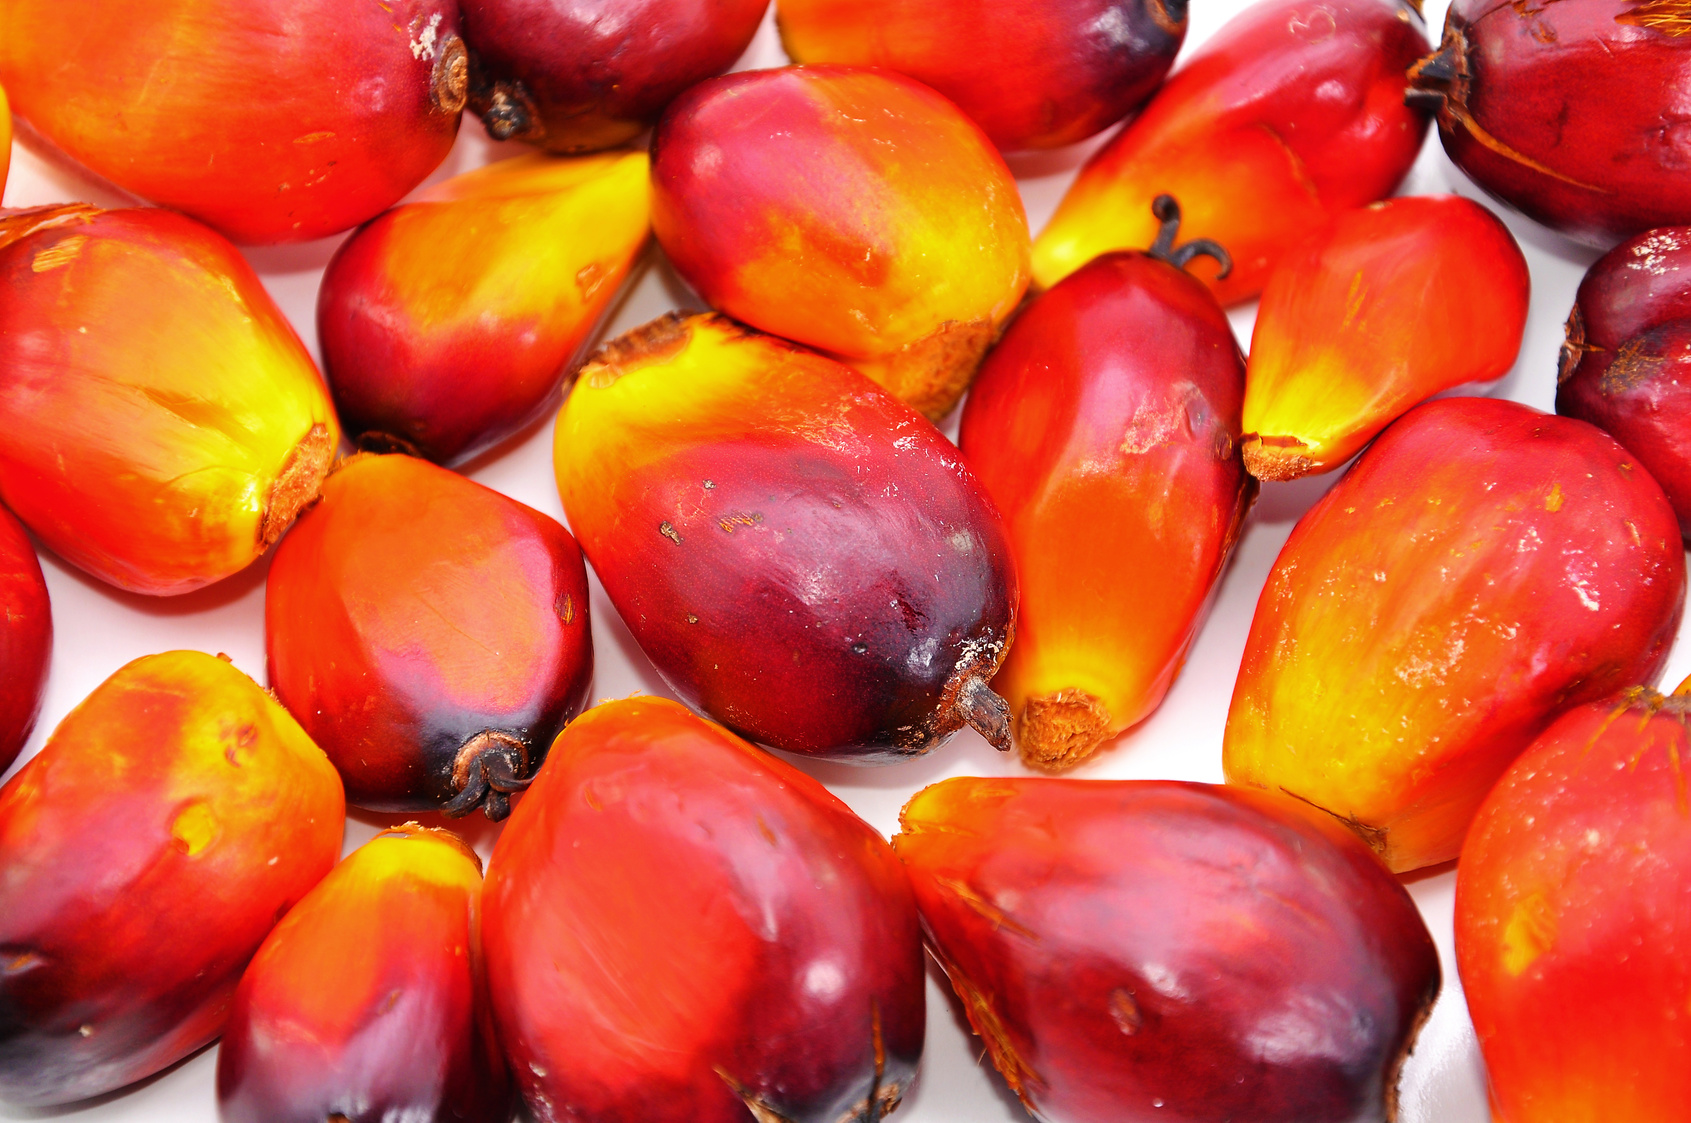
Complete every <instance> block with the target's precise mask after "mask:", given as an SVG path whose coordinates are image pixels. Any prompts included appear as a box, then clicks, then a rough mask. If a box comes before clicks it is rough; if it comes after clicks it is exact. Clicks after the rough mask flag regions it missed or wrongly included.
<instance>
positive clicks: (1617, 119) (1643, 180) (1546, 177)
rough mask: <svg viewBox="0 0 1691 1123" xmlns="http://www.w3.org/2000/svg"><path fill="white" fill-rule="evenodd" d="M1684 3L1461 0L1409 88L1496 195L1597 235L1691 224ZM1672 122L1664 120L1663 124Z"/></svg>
mask: <svg viewBox="0 0 1691 1123" xmlns="http://www.w3.org/2000/svg"><path fill="white" fill-rule="evenodd" d="M1687 28H1691V9H1688V8H1687V6H1686V4H1685V2H1684V0H1586V2H1584V3H1579V4H1536V5H1533V4H1500V3H1496V2H1495V0H1453V2H1452V3H1451V5H1450V8H1449V10H1448V11H1447V12H1446V13H1445V21H1444V38H1443V41H1442V42H1441V44H1440V46H1439V49H1438V51H1437V52H1436V53H1433V54H1430V55H1429V56H1428V57H1426V58H1424V59H1422V60H1421V61H1420V62H1418V63H1417V64H1416V65H1415V67H1414V68H1413V69H1412V70H1411V71H1410V73H1409V85H1410V88H1409V93H1408V98H1409V100H1410V101H1411V102H1412V103H1413V104H1417V105H1421V106H1424V107H1425V108H1427V109H1429V110H1431V111H1433V112H1435V113H1436V114H1437V116H1438V123H1439V139H1440V140H1441V141H1442V142H1443V144H1444V150H1445V152H1446V153H1448V154H1449V156H1450V158H1451V160H1452V161H1454V162H1455V164H1456V166H1457V167H1459V168H1461V169H1462V171H1463V172H1464V173H1465V174H1466V175H1467V176H1468V177H1469V178H1471V179H1472V180H1473V181H1474V182H1475V183H1477V184H1478V185H1479V186H1480V187H1481V188H1482V189H1483V190H1485V191H1486V192H1487V193H1488V194H1490V195H1491V196H1493V197H1494V198H1497V199H1499V200H1501V201H1503V202H1504V203H1507V204H1508V205H1510V206H1511V207H1514V208H1516V209H1517V210H1520V211H1521V212H1522V213H1524V214H1526V215H1528V216H1529V217H1531V218H1533V219H1536V220H1537V221H1539V222H1542V223H1544V224H1545V225H1546V226H1549V227H1551V228H1552V229H1554V230H1559V231H1561V232H1562V233H1564V234H1567V235H1568V236H1570V237H1572V238H1576V239H1578V240H1579V241H1581V242H1585V243H1587V244H1589V245H1593V246H1599V247H1602V248H1607V247H1609V246H1612V245H1614V244H1615V243H1616V242H1618V241H1621V240H1622V239H1625V238H1628V237H1630V236H1632V235H1634V234H1638V233H1641V232H1642V231H1645V230H1648V229H1650V228H1651V227H1653V226H1673V225H1683V224H1686V223H1691V168H1688V167H1687V165H1686V162H1685V158H1684V156H1683V155H1681V141H1680V140H1679V139H1678V135H1677V134H1678V129H1679V127H1680V126H1678V125H1677V124H1675V123H1674V122H1677V121H1679V120H1680V119H1681V112H1682V111H1681V109H1680V106H1679V101H1678V98H1679V95H1678V92H1677V91H1679V90H1682V89H1684V88H1685V85H1686V83H1687V82H1691V40H1687V39H1686V38H1685V33H1686V30H1687ZM1664 122H1667V124H1664Z"/></svg>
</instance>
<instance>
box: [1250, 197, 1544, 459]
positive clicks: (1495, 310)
mask: <svg viewBox="0 0 1691 1123" xmlns="http://www.w3.org/2000/svg"><path fill="white" fill-rule="evenodd" d="M1530 290H1531V280H1530V279H1529V278H1528V276H1527V259H1526V258H1525V257H1523V256H1522V255H1521V247H1520V246H1518V245H1516V244H1515V238H1514V236H1513V235H1511V234H1510V233H1509V230H1508V228H1507V227H1505V226H1504V225H1503V224H1502V223H1501V222H1499V221H1498V220H1497V217H1496V216H1495V215H1493V214H1492V213H1491V212H1490V211H1488V210H1486V209H1485V208H1484V207H1482V206H1480V205H1479V204H1478V203H1473V202H1470V201H1468V200H1467V199H1463V198H1461V197H1459V196H1456V195H1443V196H1439V197H1437V198H1407V199H1388V200H1386V201H1385V202H1381V203H1375V204H1373V205H1372V206H1368V207H1362V208H1360V209H1358V210H1354V211H1348V212H1346V213H1345V214H1342V215H1340V216H1339V217H1338V218H1337V219H1336V220H1334V222H1333V224H1332V225H1331V226H1329V227H1327V228H1326V229H1325V230H1324V231H1322V232H1321V233H1320V234H1317V235H1316V236H1315V237H1313V238H1311V239H1310V240H1309V241H1307V242H1305V243H1304V244H1303V245H1301V246H1299V247H1298V248H1297V249H1296V250H1294V251H1293V252H1292V253H1290V254H1288V255H1287V256H1286V257H1285V258H1284V259H1283V260H1282V261H1281V263H1280V266H1279V267H1278V268H1277V269H1275V271H1274V273H1273V275H1272V276H1271V277H1270V278H1269V282H1268V288H1267V289H1266V290H1264V292H1263V294H1262V305H1261V307H1260V308H1259V309H1258V311H1257V320H1256V330H1255V332H1254V334H1253V335H1252V336H1251V359H1250V364H1249V366H1248V367H1247V369H1246V374H1245V412H1244V427H1245V440H1244V451H1245V467H1247V468H1249V469H1250V471H1251V472H1252V474H1253V475H1255V476H1257V477H1258V478H1259V479H1264V480H1290V479H1296V478H1297V477H1299V476H1307V475H1311V474H1314V473H1317V472H1330V471H1332V470H1333V469H1334V468H1337V467H1338V466H1339V465H1340V464H1343V463H1344V462H1345V461H1346V460H1349V459H1350V458H1351V456H1353V455H1354V454H1355V453H1356V452H1357V450H1358V449H1360V448H1362V446H1363V445H1365V444H1367V443H1368V442H1369V441H1371V440H1373V439H1374V437H1375V435H1376V434H1378V433H1379V432H1380V430H1381V429H1384V428H1385V427H1386V426H1387V425H1390V424H1391V423H1392V422H1393V421H1395V420H1396V419H1397V418H1398V417H1400V416H1402V415H1403V414H1404V413H1405V412H1407V411H1408V410H1409V409H1411V408H1412V407H1414V406H1416V405H1418V404H1420V403H1421V402H1423V401H1425V400H1426V399H1428V398H1430V397H1432V396H1433V395H1434V394H1437V393H1439V392H1440V391H1443V390H1449V389H1451V388H1452V387H1455V386H1460V385H1462V384H1463V383H1466V382H1485V381H1489V380H1490V379H1493V378H1498V377H1500V376H1502V375H1503V374H1504V373H1505V372H1506V371H1508V369H1509V368H1510V367H1512V366H1514V365H1515V356H1516V355H1517V354H1519V353H1520V350H1521V336H1522V333H1524V332H1525V331H1526V326H1527V297H1528V295H1529V294H1530Z"/></svg>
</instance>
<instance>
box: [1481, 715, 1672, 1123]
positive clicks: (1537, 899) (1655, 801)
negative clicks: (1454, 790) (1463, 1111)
mask: <svg viewBox="0 0 1691 1123" xmlns="http://www.w3.org/2000/svg"><path fill="white" fill-rule="evenodd" d="M1688 716H1691V698H1688V697H1687V696H1686V686H1683V685H1682V686H1681V687H1680V688H1679V690H1677V691H1676V692H1675V693H1674V696H1673V697H1671V698H1663V697H1662V696H1661V695H1660V694H1657V693H1656V692H1655V691H1654V690H1650V689H1647V688H1636V689H1632V690H1628V691H1626V692H1624V693H1623V694H1621V695H1620V696H1619V697H1616V698H1610V699H1608V700H1606V701H1603V702H1594V703H1592V704H1590V705H1586V706H1580V707H1578V708H1577V709H1574V710H1570V711H1568V712H1567V713H1566V714H1564V715H1562V717H1561V718H1560V719H1558V720H1557V722H1556V723H1555V724H1554V725H1552V726H1551V727H1550V728H1549V729H1547V730H1545V731H1544V733H1543V734H1542V735H1540V737H1539V738H1538V740H1536V741H1534V742H1533V744H1532V746H1531V747H1530V748H1529V749H1527V751H1526V752H1524V753H1522V754H1521V756H1520V759H1519V760H1517V761H1516V762H1515V763H1514V764H1513V765H1511V766H1510V768H1509V771H1508V772H1506V773H1504V775H1503V779H1501V780H1500V781H1498V784H1497V787H1495V788H1494V789H1492V792H1491V794H1490V795H1489V796H1487V797H1486V800H1485V803H1484V804H1483V805H1481V807H1480V811H1479V814H1478V815H1476V816H1475V817H1474V825H1473V828H1472V829H1471V830H1470V831H1469V832H1468V838H1467V841H1465V842H1464V843H1463V844H1462V860H1461V862H1460V864H1459V865H1458V867H1457V873H1456V918H1455V919H1456V960H1457V965H1458V967H1459V968H1460V970H1461V973H1462V988H1463V990H1464V991H1465V992H1466V995H1467V999H1468V1011H1469V1013H1470V1014H1471V1015H1472V1017H1473V1021H1474V1030H1475V1032H1476V1033H1477V1034H1478V1036H1479V1040H1480V1048H1481V1050H1482V1051H1483V1052H1484V1054H1485V1061H1486V1070H1487V1073H1488V1075H1489V1077H1490V1083H1491V1102H1492V1118H1493V1119H1495V1120H1496V1121H1497V1123H1608V1121H1610V1120H1621V1119H1624V1120H1626V1121H1627V1123H1677V1121H1678V1120H1682V1119H1684V1118H1685V1105H1686V1104H1687V1102H1691V1025H1687V1010H1691V800H1688V798H1687V794H1686V775H1685V772H1686V767H1687V758H1688V756H1691V739H1688V737H1687V732H1686V729H1687V718H1688Z"/></svg>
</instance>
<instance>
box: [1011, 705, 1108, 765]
mask: <svg viewBox="0 0 1691 1123" xmlns="http://www.w3.org/2000/svg"><path fill="white" fill-rule="evenodd" d="M1109 737H1110V711H1109V708H1108V707H1106V706H1105V705H1104V703H1103V702H1101V701H1100V700H1099V699H1097V698H1096V697H1094V696H1093V695H1091V694H1088V693H1087V692H1086V691H1084V690H1076V689H1074V688H1072V687H1071V688H1066V689H1063V690H1059V691H1057V692H1056V693H1054V694H1046V695H1044V696H1042V697H1039V698H1029V699H1028V702H1027V705H1026V706H1024V707H1022V712H1021V713H1020V714H1019V715H1017V718H1016V740H1017V742H1018V743H1019V744H1020V745H1021V750H1022V759H1023V760H1024V761H1026V762H1027V763H1028V764H1029V765H1031V766H1033V767H1035V768H1043V769H1048V770H1052V771H1056V770H1059V769H1063V768H1069V767H1072V766H1073V765H1076V764H1079V763H1080V762H1081V761H1083V760H1085V759H1086V758H1087V757H1089V756H1091V755H1092V754H1093V753H1094V752H1096V751H1098V746H1099V745H1102V744H1103V743H1104V742H1105V741H1107V740H1109Z"/></svg>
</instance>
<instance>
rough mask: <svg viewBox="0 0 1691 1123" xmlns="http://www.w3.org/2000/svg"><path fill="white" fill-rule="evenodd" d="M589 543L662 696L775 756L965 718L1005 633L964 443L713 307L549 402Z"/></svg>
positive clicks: (1002, 558)
mask: <svg viewBox="0 0 1691 1123" xmlns="http://www.w3.org/2000/svg"><path fill="white" fill-rule="evenodd" d="M554 463H555V467H556V470H557V476H558V491H559V493H560V494H561V495H562V496H563V500H564V510H565V511H566V512H567V513H568V515H569V520H570V525H571V526H572V527H574V528H575V530H576V533H578V534H579V535H581V545H582V549H583V550H584V551H585V552H586V554H587V557H588V560H589V561H591V562H592V563H593V568H594V569H595V570H596V571H597V572H598V574H599V579H600V580H601V581H602V582H604V585H605V591H606V592H607V593H608V594H609V595H610V598H611V603H612V604H614V605H616V608H617V611H618V612H619V613H620V614H621V615H622V618H623V620H624V622H626V623H627V624H628V627H629V630H630V631H632V632H633V633H634V638H635V639H636V640H637V641H639V643H640V647H641V648H642V650H644V651H645V653H646V655H647V657H648V658H650V659H651V660H652V663H653V665H654V666H656V668H657V670H658V673H659V674H661V675H662V676H663V677H664V681H665V682H667V683H668V684H669V685H670V687H671V688H672V689H673V690H675V692H676V693H677V694H679V695H681V696H682V697H683V698H684V699H686V700H687V701H688V702H689V703H691V704H692V705H695V706H697V707H699V708H700V709H702V710H704V711H705V712H706V713H708V714H710V715H711V716H712V717H714V718H716V719H717V720H719V721H721V722H722V723H723V724H725V725H727V726H729V727H730V728H732V729H734V730H736V731H737V732H739V733H741V734H743V735H744V736H746V737H749V738H751V739H753V740H757V741H762V742H763V743H765V744H768V745H773V746H775V747H776V748H778V749H786V750H788V751H790V752H797V753H807V754H812V755H816V756H829V757H836V758H843V759H849V760H855V761H859V762H864V763H879V762H883V761H892V760H900V759H904V758H906V757H909V756H914V755H916V754H919V753H923V752H926V751H927V750H929V749H931V748H933V747H934V746H936V745H939V744H942V743H943V742H944V741H945V740H947V739H948V738H949V737H950V736H951V735H952V734H953V733H955V732H956V731H957V730H959V729H961V728H962V727H963V726H964V725H965V724H968V725H972V726H974V727H975V728H976V729H977V730H979V731H980V732H981V733H982V734H983V735H984V736H986V737H987V739H988V740H990V741H992V742H993V743H994V744H996V745H998V747H999V748H1003V749H1008V748H1009V747H1010V731H1009V722H1008V714H1007V712H1006V710H1005V709H1004V702H1003V699H1001V698H999V697H998V696H997V695H996V694H994V693H993V692H992V691H991V689H989V688H988V686H987V683H988V682H990V681H991V679H992V676H993V674H994V672H996V671H997V669H998V665H999V663H1000V662H1002V660H1003V658H1004V651H1005V649H1006V648H1007V647H1008V646H1009V644H1010V640H1011V638H1012V636H1013V634H1014V631H1015V619H1016V578H1015V571H1014V568H1013V564H1012V562H1011V560H1010V550H1009V543H1008V542H1007V541H1006V540H1005V535H1004V528H1003V524H1002V523H1001V521H1000V520H999V517H998V512H997V511H996V510H995V509H994V508H993V506H992V501H991V500H990V499H988V498H987V495H986V492H985V491H984V490H983V489H982V488H981V486H980V484H979V483H978V482H977V481H976V480H975V477H974V476H973V475H972V474H971V473H970V471H969V469H968V468H967V467H966V466H965V465H964V464H963V462H962V459H961V458H960V457H959V456H958V454H957V450H956V448H955V447H954V446H953V445H952V444H951V442H949V441H947V440H946V439H945V437H944V436H942V435H941V434H940V432H939V431H938V430H937V429H935V428H934V427H933V426H932V425H930V424H928V423H927V422H926V421H924V420H922V418H921V417H920V416H919V415H917V414H916V412H915V411H913V410H911V409H909V408H908V407H906V406H903V405H901V404H899V403H898V401H896V400H895V399H894V398H893V397H892V396H891V395H889V394H887V393H885V392H884V391H882V390H881V389H880V388H879V387H877V386H874V385H873V384H871V383H870V382H869V381H868V380H867V379H865V378H863V377H862V376H860V375H858V374H857V373H856V372H854V371H852V370H851V369H850V368H848V367H842V366H841V365H839V364H838V363H835V362H832V361H830V360H828V359H826V358H823V357H822V356H820V355H816V354H813V353H811V352H809V351H805V350H804V349H802V348H799V347H794V346H793V345H791V344H789V343H784V342H782V341H780V340H777V339H773V338H771V337H769V336H766V335H760V334H758V333H757V332H753V331H749V330H747V329H745V328H742V327H740V326H739V325H738V324H735V323H733V322H732V321H730V320H728V319H726V318H724V317H721V316H711V315H707V316H693V317H690V318H685V319H684V318H682V317H680V316H676V315H670V316H666V317H664V318H663V319H660V320H657V321H654V322H653V323H650V324H647V325H646V326H645V327H642V328H637V329H635V330H634V331H632V332H629V333H628V334H627V335H624V336H622V337H621V338H619V339H617V340H614V341H613V342H612V343H610V344H609V345H608V346H606V347H605V348H604V350H602V351H600V352H599V354H598V355H597V356H596V357H595V358H594V360H593V361H592V362H590V363H588V365H587V366H586V367H584V368H583V369H582V372H581V377H580V378H579V379H578V380H577V382H576V384H575V389H574V390H573V391H572V392H571V394H570V397H569V400H568V401H566V402H565V403H564V409H563V412H562V413H560V414H559V416H558V432H557V446H556V451H555V461H554Z"/></svg>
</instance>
